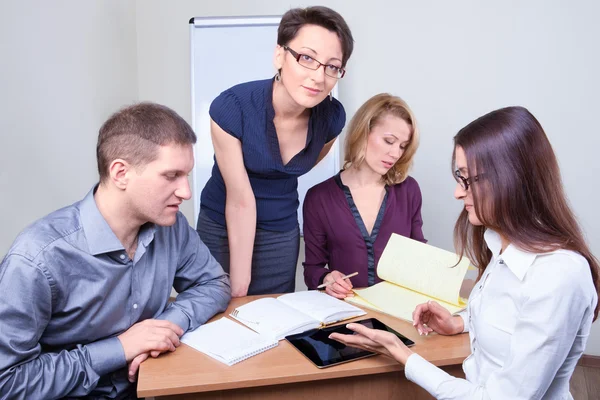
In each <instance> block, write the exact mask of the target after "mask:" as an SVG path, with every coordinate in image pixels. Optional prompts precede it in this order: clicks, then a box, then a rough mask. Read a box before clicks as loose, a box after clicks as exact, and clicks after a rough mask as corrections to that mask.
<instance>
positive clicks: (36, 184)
mask: <svg viewBox="0 0 600 400" xmlns="http://www.w3.org/2000/svg"><path fill="white" fill-rule="evenodd" d="M0 15H2V23H1V24H0V49H1V50H0V110H2V111H1V112H0V194H1V195H0V210H2V211H1V212H0V215H1V217H0V218H1V221H2V222H1V224H0V226H1V227H2V229H0V258H2V257H3V255H4V254H5V253H6V251H7V250H8V248H9V247H10V244H11V243H12V241H13V240H14V238H15V236H16V235H17V234H18V233H19V232H20V231H21V230H22V229H23V228H24V227H25V226H26V225H28V224H30V223H31V222H33V221H34V220H36V219H38V218H39V217H42V216H43V215H45V214H47V213H49V212H51V211H53V210H55V209H57V208H60V207H63V206H65V205H68V204H70V203H73V202H75V201H77V200H79V199H81V198H82V197H83V196H85V194H86V193H87V191H88V190H90V188H91V185H92V184H93V182H94V181H95V180H97V176H98V174H97V172H96V139H97V137H98V129H99V128H100V125H101V124H102V122H103V121H104V120H106V119H107V118H108V116H109V115H110V114H111V113H112V112H114V111H116V110H117V109H118V108H119V107H121V106H122V105H124V104H128V103H132V102H133V101H135V100H136V99H137V80H136V76H137V70H136V36H135V2H133V1H128V2H123V1H121V0H110V1H79V0H68V1H67V0H62V1H52V2H46V1H36V2H33V1H21V0H3V1H2V2H1V3H0Z"/></svg>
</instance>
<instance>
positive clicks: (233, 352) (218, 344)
mask: <svg viewBox="0 0 600 400" xmlns="http://www.w3.org/2000/svg"><path fill="white" fill-rule="evenodd" d="M181 341H182V342H183V343H185V344H187V345H188V346H191V347H193V348H194V349H196V350H198V351H201V352H202V353H204V354H206V355H207V356H210V357H212V358H214V359H215V360H218V361H221V362H222V363H224V364H227V365H230V366H231V365H233V364H235V363H238V362H240V361H243V360H245V359H246V358H249V357H252V356H254V355H256V354H259V353H262V352H263V351H265V350H268V349H270V348H272V347H275V346H277V345H278V344H279V341H277V340H275V339H273V338H271V337H268V336H263V335H259V334H257V333H256V332H253V331H251V330H250V329H246V328H244V327H243V326H241V325H240V324H238V323H236V322H233V321H232V320H230V319H228V318H221V319H218V320H216V321H214V322H210V323H208V324H204V325H201V326H200V327H198V328H197V329H195V330H193V331H191V332H188V333H186V334H185V335H183V336H182V337H181Z"/></svg>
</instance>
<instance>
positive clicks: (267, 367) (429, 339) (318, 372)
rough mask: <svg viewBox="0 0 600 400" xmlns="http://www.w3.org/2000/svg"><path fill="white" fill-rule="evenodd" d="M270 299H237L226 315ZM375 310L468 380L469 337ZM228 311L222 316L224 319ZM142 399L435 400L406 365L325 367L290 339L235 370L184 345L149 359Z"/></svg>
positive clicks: (418, 348) (376, 361)
mask: <svg viewBox="0 0 600 400" xmlns="http://www.w3.org/2000/svg"><path fill="white" fill-rule="evenodd" d="M260 297H265V296H248V297H243V298H236V299H233V300H232V301H231V303H230V304H229V307H228V309H227V311H225V314H229V313H230V312H231V311H232V310H233V309H234V308H236V307H239V306H241V305H242V304H245V303H247V302H250V301H252V300H256V299H258V298H260ZM366 311H368V315H366V316H361V317H358V318H356V319H364V318H368V317H376V318H378V319H379V320H381V321H382V322H384V323H386V324H388V325H389V326H391V327H392V328H394V329H395V330H397V331H398V332H400V333H402V334H404V335H405V336H407V337H408V338H410V339H412V340H413V341H414V342H415V346H414V347H413V348H412V350H413V351H414V352H416V353H419V354H420V355H421V356H422V357H424V358H425V359H427V360H429V361H430V362H432V363H433V364H435V365H437V366H440V367H443V369H444V370H446V371H447V372H448V373H450V374H451V375H454V376H459V377H464V374H463V372H462V365H461V364H462V361H463V360H464V359H465V358H466V357H467V355H469V353H470V349H469V339H468V335H466V334H462V335H456V336H440V335H435V334H433V335H430V336H419V334H418V333H417V332H416V330H415V329H414V328H413V327H412V325H411V324H410V323H408V322H406V321H402V320H399V319H397V318H394V317H390V316H388V315H385V314H381V313H379V312H376V311H370V310H366ZM221 316H222V314H219V315H217V316H216V317H215V318H220V317H221ZM137 394H138V396H139V397H158V398H160V399H223V400H224V399H245V400H251V399H256V400H258V399H261V400H263V399H264V400H271V399H273V400H275V399H302V398H303V399H306V400H309V399H315V400H316V399H317V398H318V397H317V396H326V397H324V398H326V399H327V400H335V399H344V400H348V399H396V398H397V399H400V398H404V399H421V398H423V399H430V398H431V396H429V394H428V393H427V392H426V391H424V390H423V389H421V388H420V387H418V386H417V385H415V384H414V383H412V382H409V381H408V380H406V378H405V377H404V373H403V369H402V366H401V365H399V364H398V363H396V362H395V361H393V360H391V359H388V358H386V357H384V356H375V357H370V358H366V359H363V360H358V361H353V362H349V363H346V364H341V365H337V366H334V367H329V368H324V369H319V368H317V367H316V366H314V365H313V364H312V363H311V362H310V361H308V360H307V359H306V358H305V357H304V356H303V355H302V354H301V353H300V352H298V351H297V350H296V349H295V348H294V347H293V346H291V345H290V344H289V343H288V342H286V341H285V340H282V341H280V342H279V345H278V346H277V347H275V348H273V349H271V350H268V351H266V352H264V353H261V354H259V355H257V356H254V357H252V358H249V359H247V360H245V361H242V362H241V363H238V364H235V365H233V366H231V367H228V366H227V365H225V364H222V363H220V362H218V361H216V360H213V359H212V358H210V357H208V356H206V355H204V354H202V353H200V352H198V351H196V350H194V349H192V348H191V347H189V346H187V345H185V344H182V345H181V346H180V347H179V348H178V349H177V350H176V351H175V352H173V353H168V354H164V355H161V356H160V357H158V358H156V359H149V360H147V361H145V362H144V363H143V364H142V365H141V367H140V371H139V377H138V387H137Z"/></svg>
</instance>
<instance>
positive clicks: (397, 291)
mask: <svg viewBox="0 0 600 400" xmlns="http://www.w3.org/2000/svg"><path fill="white" fill-rule="evenodd" d="M458 260H459V257H458V255H456V254H455V253H452V252H450V251H446V250H443V249H440V248H437V247H434V246H431V245H428V244H425V243H421V242H418V241H416V240H413V239H410V238H407V237H404V236H401V235H398V234H395V233H394V234H392V236H391V237H390V240H389V241H388V243H387V245H386V246H385V249H384V250H383V254H382V255H381V258H380V259H379V265H378V267H377V274H378V275H379V277H380V278H381V279H383V280H384V282H380V283H378V284H376V285H374V286H371V287H369V288H366V289H356V290H354V297H347V298H346V301H348V302H350V303H355V304H357V305H360V306H364V307H367V308H372V309H375V310H377V311H381V312H384V313H386V314H390V315H392V316H395V317H398V318H402V319H404V320H407V321H412V313H413V311H414V310H415V307H416V306H417V305H419V304H421V303H426V302H427V301H429V300H435V301H437V302H438V303H440V304H441V305H442V306H443V307H445V308H446V309H447V310H448V311H450V312H451V313H455V312H457V311H460V310H461V309H463V308H464V307H465V302H464V301H463V300H462V299H461V298H460V297H459V292H460V287H461V284H462V282H463V279H464V277H465V274H466V273H467V269H468V268H469V264H470V262H469V260H468V259H467V258H466V257H463V258H462V260H461V261H460V262H459V263H458V264H457V262H458Z"/></svg>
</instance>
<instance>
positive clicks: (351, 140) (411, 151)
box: [344, 93, 419, 185]
mask: <svg viewBox="0 0 600 400" xmlns="http://www.w3.org/2000/svg"><path fill="white" fill-rule="evenodd" d="M386 115H393V116H395V117H398V118H401V119H402V120H404V121H405V122H406V123H407V124H408V125H409V126H410V130H411V133H410V142H409V143H408V145H407V146H406V148H405V149H404V152H403V153H402V157H400V159H399V160H398V161H396V163H395V164H394V166H393V167H392V168H390V169H389V171H388V172H387V173H386V174H385V175H384V176H383V181H384V182H385V183H386V184H388V185H395V184H398V183H401V182H402V181H404V180H405V179H406V177H407V176H408V171H409V169H410V167H411V166H412V162H413V158H414V155H415V153H416V151H417V148H418V147H419V129H418V127H417V120H416V119H415V115H414V114H413V112H412V110H411V109H410V107H409V106H408V104H406V102H405V101H404V100H402V99H401V98H400V97H397V96H392V95H391V94H388V93H380V94H377V95H375V96H373V97H371V98H370V99H369V100H367V101H366V102H365V103H364V104H363V105H362V106H360V108H359V109H358V111H356V113H355V114H354V117H352V121H350V125H349V127H348V133H347V135H346V143H345V149H344V169H346V168H349V167H350V166H355V167H358V166H360V165H361V164H362V163H363V161H364V160H365V153H366V151H367V142H368V140H369V134H370V133H371V130H372V129H373V127H374V126H375V125H377V123H378V122H379V121H380V120H381V119H382V118H383V117H385V116H386Z"/></svg>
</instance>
